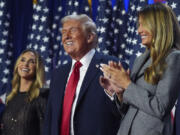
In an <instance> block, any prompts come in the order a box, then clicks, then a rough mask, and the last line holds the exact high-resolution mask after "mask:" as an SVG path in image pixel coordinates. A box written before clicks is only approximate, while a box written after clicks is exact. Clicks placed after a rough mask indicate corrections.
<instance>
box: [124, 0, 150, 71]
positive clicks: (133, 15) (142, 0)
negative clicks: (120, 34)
mask: <svg viewBox="0 0 180 135" xmlns="http://www.w3.org/2000/svg"><path fill="white" fill-rule="evenodd" d="M145 5H147V1H146V0H133V2H132V1H130V5H129V11H128V22H127V38H126V54H127V62H128V64H129V66H130V69H131V68H132V65H133V62H134V60H135V58H136V57H138V56H140V55H141V54H142V53H143V52H144V50H145V48H144V46H143V45H142V44H141V40H140V37H139V36H138V32H137V21H138V20H137V12H138V11H139V10H140V9H141V8H142V7H144V6H145Z"/></svg>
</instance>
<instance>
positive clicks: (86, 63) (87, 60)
mask: <svg viewBox="0 0 180 135" xmlns="http://www.w3.org/2000/svg"><path fill="white" fill-rule="evenodd" d="M94 54H95V49H91V50H90V51H89V52H88V53H87V54H86V55H85V56H84V57H83V58H81V60H80V62H81V64H82V66H81V68H80V78H79V81H78V84H77V88H76V93H75V98H74V102H73V104H72V110H71V126H70V134H71V135H74V125H73V119H74V112H75V109H76V104H77V100H78V96H79V93H80V88H81V85H82V82H83V80H84V77H85V74H86V72H87V69H88V67H89V64H90V62H91V60H92V58H93V56H94ZM75 63H76V61H75V60H72V66H71V71H70V73H69V77H70V75H71V73H72V71H73V67H74V64H75ZM69 77H68V80H69ZM67 82H68V81H67Z"/></svg>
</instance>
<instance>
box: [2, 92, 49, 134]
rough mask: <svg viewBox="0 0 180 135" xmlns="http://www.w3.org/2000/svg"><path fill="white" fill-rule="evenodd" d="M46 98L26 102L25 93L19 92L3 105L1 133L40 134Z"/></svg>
mask: <svg viewBox="0 0 180 135" xmlns="http://www.w3.org/2000/svg"><path fill="white" fill-rule="evenodd" d="M45 107H46V98H43V97H42V96H39V97H38V98H36V99H34V100H32V101H31V102H27V93H26V92H19V93H18V94H17V95H16V96H15V97H13V99H12V100H11V101H9V103H8V105H7V106H6V107H5V110H4V113H3V116H2V122H1V123H2V124H1V125H2V129H1V135H41V130H42V124H43V120H44V111H45Z"/></svg>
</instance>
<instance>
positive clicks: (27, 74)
mask: <svg viewBox="0 0 180 135" xmlns="http://www.w3.org/2000/svg"><path fill="white" fill-rule="evenodd" d="M18 74H19V76H20V92H27V91H28V90H29V88H30V86H31V84H32V83H33V80H34V77H35V74H36V56H35V55H34V53H32V52H30V51H29V52H26V53H24V54H23V55H22V57H21V58H20V61H19V63H18Z"/></svg>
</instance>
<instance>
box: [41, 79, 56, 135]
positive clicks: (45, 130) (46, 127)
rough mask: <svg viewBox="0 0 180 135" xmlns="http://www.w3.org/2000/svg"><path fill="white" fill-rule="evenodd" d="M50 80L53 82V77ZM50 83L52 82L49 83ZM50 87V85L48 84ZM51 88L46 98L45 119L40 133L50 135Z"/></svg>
mask: <svg viewBox="0 0 180 135" xmlns="http://www.w3.org/2000/svg"><path fill="white" fill-rule="evenodd" d="M51 82H53V77H51ZM51 85H52V83H51ZM50 88H51V86H50ZM51 97H52V90H51V89H50V90H49V96H48V100H47V106H46V111H45V119H44V124H43V131H42V133H43V134H42V135H51V123H52V122H51V119H52V114H51V111H52V109H51V108H52V104H51V100H52V98H51Z"/></svg>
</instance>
